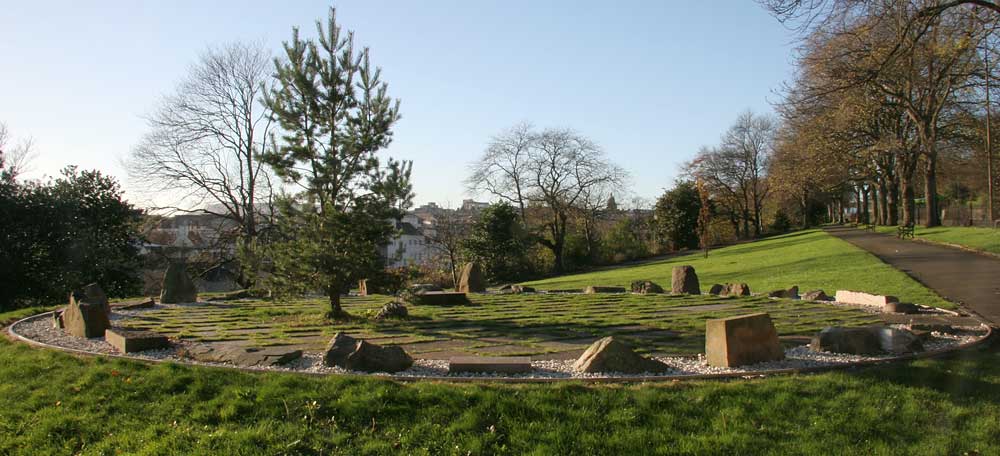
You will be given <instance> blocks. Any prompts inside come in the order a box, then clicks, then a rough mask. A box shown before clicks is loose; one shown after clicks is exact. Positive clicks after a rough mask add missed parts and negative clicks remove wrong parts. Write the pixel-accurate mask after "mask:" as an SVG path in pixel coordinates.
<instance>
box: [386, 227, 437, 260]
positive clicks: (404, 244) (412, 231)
mask: <svg viewBox="0 0 1000 456" xmlns="http://www.w3.org/2000/svg"><path fill="white" fill-rule="evenodd" d="M395 224H396V230H397V231H398V232H399V234H398V235H396V236H395V237H393V238H392V239H391V240H389V242H388V243H387V244H386V245H385V247H383V252H382V256H383V258H385V264H386V266H388V267H392V268H398V267H401V266H418V265H421V264H424V263H426V262H428V261H430V260H431V259H433V255H434V251H433V249H432V248H431V247H430V246H429V245H428V242H427V236H425V234H424V231H425V230H426V229H428V228H427V227H425V226H424V224H423V223H422V221H421V219H420V218H419V217H417V216H416V215H413V214H407V215H406V216H404V217H403V218H402V220H400V221H398V222H395Z"/></svg>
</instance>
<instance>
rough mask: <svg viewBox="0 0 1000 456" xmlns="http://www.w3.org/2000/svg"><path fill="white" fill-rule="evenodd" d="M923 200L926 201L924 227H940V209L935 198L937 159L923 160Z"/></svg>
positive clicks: (932, 157)
mask: <svg viewBox="0 0 1000 456" xmlns="http://www.w3.org/2000/svg"><path fill="white" fill-rule="evenodd" d="M924 200H926V201H927V204H926V206H927V224H926V226H927V227H928V228H930V227H934V226H941V209H940V207H939V204H938V198H937V158H936V157H934V156H928V157H927V158H926V160H924Z"/></svg>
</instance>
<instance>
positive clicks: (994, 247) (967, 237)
mask: <svg viewBox="0 0 1000 456" xmlns="http://www.w3.org/2000/svg"><path fill="white" fill-rule="evenodd" d="M878 231H879V232H880V233H886V234H893V235H895V234H896V227H894V226H880V227H878ZM914 234H915V235H916V236H917V237H918V238H920V239H925V240H928V241H933V242H943V243H946V244H955V245H960V246H963V247H967V248H970V249H975V250H981V251H984V252H991V253H997V254H1000V229H994V228H979V227H967V226H939V227H934V228H924V227H921V226H918V227H917V228H916V229H915V230H914Z"/></svg>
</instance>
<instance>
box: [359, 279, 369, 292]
mask: <svg viewBox="0 0 1000 456" xmlns="http://www.w3.org/2000/svg"><path fill="white" fill-rule="evenodd" d="M358 296H368V279H361V280H359V281H358Z"/></svg>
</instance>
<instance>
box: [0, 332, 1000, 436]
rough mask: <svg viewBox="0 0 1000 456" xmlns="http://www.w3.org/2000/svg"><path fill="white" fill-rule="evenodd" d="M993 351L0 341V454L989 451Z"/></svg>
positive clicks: (995, 407) (999, 432)
mask: <svg viewBox="0 0 1000 456" xmlns="http://www.w3.org/2000/svg"><path fill="white" fill-rule="evenodd" d="M997 453H1000V354H998V352H997V351H996V350H984V351H976V352H971V353H965V354H964V355H963V357H961V358H954V359H947V360H924V361H919V362H915V363H913V364H904V365H897V366H891V367H879V368H871V369H867V370H861V371H854V372H833V373H825V374H820V375H796V376H786V377H775V378H767V379H756V380H749V381H742V380H741V381H729V382H722V381H696V382H684V383H676V384H646V385H591V386H588V385H584V384H581V383H561V384H526V385H504V384H449V383H410V384H407V383H395V382H392V381H387V380H379V379H375V378H358V377H353V378H348V377H322V378H318V377H305V376H297V375H293V374H258V373H245V372H240V371H232V370H221V369H209V368H201V367H193V366H183V365H176V364H165V365H146V364H142V363H138V362H133V361H122V360H107V359H102V358H83V359H81V358H76V357H73V356H70V355H66V354H63V353H58V352H51V351H45V350H38V349H32V348H28V347H26V346H24V345H20V344H14V343H11V342H8V341H6V340H3V341H0V454H5V455H6V454H10V455H22V454H23V455H37V454H46V455H64V454H65V455H70V454H84V455H96V454H144V455H154V454H156V455H159V454H163V455H173V454H231V455H255V454H267V455H274V454H350V455H356V454H434V455H437V454H454V455H467V454H473V455H479V454H538V455H548V454H913V455H922V454H926V455H939V454H956V455H960V454H997Z"/></svg>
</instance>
